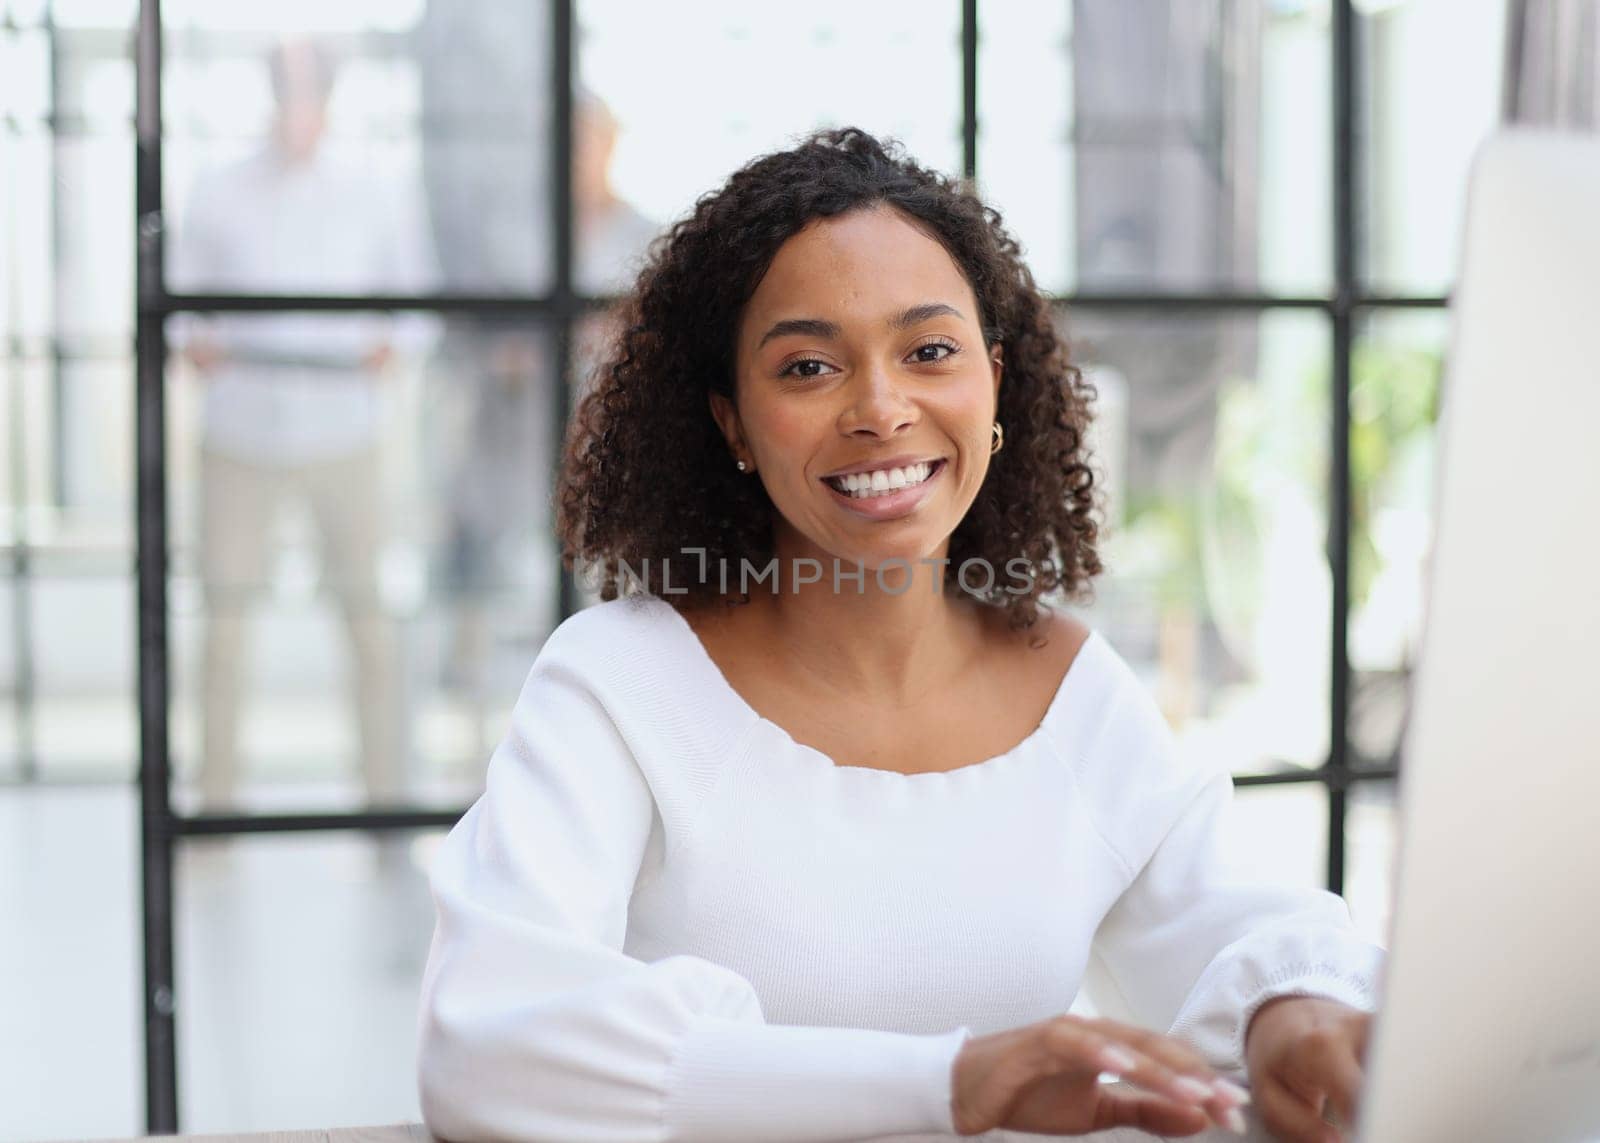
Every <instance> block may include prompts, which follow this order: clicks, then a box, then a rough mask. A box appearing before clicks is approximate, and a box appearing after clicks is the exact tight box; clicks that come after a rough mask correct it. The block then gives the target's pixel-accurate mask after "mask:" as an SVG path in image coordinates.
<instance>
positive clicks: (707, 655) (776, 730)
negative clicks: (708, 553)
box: [648, 594, 1102, 781]
mask: <svg viewBox="0 0 1600 1143" xmlns="http://www.w3.org/2000/svg"><path fill="white" fill-rule="evenodd" d="M648 598H650V599H651V600H652V601H653V602H654V603H655V605H656V606H658V607H660V608H662V609H664V610H666V611H668V612H670V613H671V615H672V619H671V622H672V623H673V624H674V625H675V626H676V628H677V629H678V630H679V631H680V632H682V634H683V636H684V637H685V638H686V639H687V640H688V642H689V644H690V645H691V647H692V654H693V655H694V656H695V657H696V660H697V661H698V662H699V663H700V664H701V667H702V668H703V669H704V670H705V672H706V673H707V674H708V675H709V676H710V677H711V679H712V680H713V685H715V686H718V687H720V688H721V689H722V691H723V692H724V693H725V694H726V695H727V696H728V698H729V699H730V700H731V702H732V704H733V705H734V707H735V708H737V709H738V710H739V712H740V713H741V716H742V717H743V718H744V720H745V722H746V723H750V724H754V725H756V726H760V727H762V728H763V729H765V730H766V731H767V733H769V734H772V735H775V736H776V737H777V738H779V739H780V741H781V742H782V743H783V744H784V745H786V746H788V747H789V748H790V749H792V750H794V751H795V752H797V753H799V754H802V755H804V756H806V757H807V758H809V759H811V760H813V761H816V762H821V763H823V764H825V765H826V766H828V767H829V768H830V769H832V770H835V771H838V772H840V773H863V774H881V775H884V776H886V777H888V778H895V779H902V780H905V781H917V780H920V779H942V778H943V779H947V778H951V777H953V776H956V775H962V774H973V773H976V772H979V771H983V770H985V769H994V768H997V767H999V766H1000V765H1001V764H1002V763H1004V762H1006V761H1007V760H1009V759H1011V758H1014V757H1016V756H1017V755H1019V754H1021V753H1023V752H1024V751H1025V750H1027V749H1029V748H1030V747H1032V746H1033V745H1034V744H1036V743H1037V742H1038V741H1039V740H1040V739H1042V738H1043V737H1044V736H1045V735H1046V734H1047V733H1048V731H1049V728H1050V726H1051V724H1052V723H1053V722H1055V721H1056V718H1057V716H1058V714H1059V711H1060V708H1062V707H1063V706H1065V704H1066V699H1067V694H1068V692H1069V691H1072V690H1074V689H1077V688H1076V687H1075V686H1074V685H1073V680H1074V679H1075V678H1079V677H1081V676H1082V674H1083V672H1082V670H1081V669H1080V667H1081V664H1082V663H1083V660H1084V658H1085V657H1086V655H1087V654H1089V648H1090V647H1091V646H1096V647H1097V645H1098V644H1099V643H1100V642H1101V641H1102V639H1101V635H1100V631H1099V629H1098V628H1096V627H1090V628H1089V635H1088V638H1086V639H1085V640H1084V641H1083V644H1082V645H1081V646H1080V647H1079V648H1078V653H1077V654H1076V655H1074V656H1073V657H1072V662H1070V663H1068V664H1067V669H1066V671H1065V672H1063V673H1062V676H1061V681H1060V682H1059V683H1058V684H1056V690H1055V694H1053V695H1052V696H1051V697H1050V702H1049V703H1048V704H1047V705H1046V707H1045V712H1044V716H1043V717H1042V718H1041V719H1040V720H1039V724H1038V725H1037V726H1035V727H1034V728H1033V730H1031V731H1030V732H1029V733H1028V735H1027V736H1026V737H1025V738H1023V739H1022V740H1020V741H1019V742H1017V743H1016V744H1015V745H1014V746H1012V747H1011V748H1010V749H1009V750H1006V751H1005V752H1003V753H1001V754H995V755H992V756H990V757H988V758H984V759H982V760H981V761H978V762H968V763H966V764H964V765H961V766H955V767H952V768H951V769H949V770H920V771H917V772H916V773H912V774H906V773H902V772H901V771H899V770H886V769H884V768H882V767H880V766H858V765H853V764H850V763H845V762H837V761H835V760H834V759H833V757H832V756H831V755H829V754H827V753H825V752H824V751H822V750H819V749H817V748H816V747H815V746H807V745H806V744H805V743H803V742H800V741H798V740H796V739H795V737H794V736H793V735H792V734H790V733H789V732H788V731H787V730H785V729H784V728H783V727H781V726H779V725H778V724H777V723H775V722H773V721H772V720H771V719H769V718H767V717H766V716H765V715H763V714H762V713H761V712H760V711H758V710H756V709H755V707H753V706H751V705H750V704H749V703H748V702H747V701H745V697H744V696H743V695H741V694H740V693H739V692H738V690H737V689H735V687H734V686H733V684H732V683H730V682H729V681H728V677H727V676H726V675H724V674H723V673H722V668H721V667H719V666H718V665H717V661H716V660H715V659H713V658H712V657H711V652H709V651H707V650H706V645H705V643H704V642H703V641H701V639H700V636H699V634H698V633H697V632H696V631H695V629H694V628H693V627H691V626H690V625H689V621H688V620H687V619H685V618H684V617H683V616H682V615H681V614H680V613H679V611H678V609H677V608H676V607H673V606H672V604H670V603H668V602H667V601H666V600H664V599H662V598H660V597H659V596H656V595H653V594H652V595H649V597H648Z"/></svg>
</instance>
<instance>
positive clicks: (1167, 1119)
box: [1094, 1084, 1211, 1135]
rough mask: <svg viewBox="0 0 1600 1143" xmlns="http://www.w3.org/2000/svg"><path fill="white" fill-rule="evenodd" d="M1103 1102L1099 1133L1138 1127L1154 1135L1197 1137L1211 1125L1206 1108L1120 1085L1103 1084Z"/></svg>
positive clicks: (1098, 1119)
mask: <svg viewBox="0 0 1600 1143" xmlns="http://www.w3.org/2000/svg"><path fill="white" fill-rule="evenodd" d="M1119 1089H1120V1090H1119ZM1100 1101H1101V1102H1100V1112H1099V1115H1097V1116H1096V1121H1095V1125H1094V1129H1095V1130H1096V1131H1105V1130H1108V1129H1109V1128H1112V1127H1134V1128H1137V1129H1139V1130H1140V1131H1145V1132H1148V1133H1149V1134H1151V1135H1197V1134H1199V1133H1200V1132H1202V1131H1204V1130H1206V1128H1208V1127H1209V1126H1210V1125H1211V1119H1210V1118H1209V1117H1208V1116H1207V1115H1206V1113H1205V1109H1204V1108H1201V1107H1197V1106H1195V1105H1194V1104H1185V1103H1173V1102H1172V1100H1170V1099H1168V1098H1166V1097H1165V1096H1162V1095H1156V1094H1155V1093H1153V1092H1148V1091H1139V1090H1137V1089H1135V1088H1131V1087H1130V1088H1122V1086H1121V1085H1120V1084H1105V1085H1102V1087H1101V1094H1100Z"/></svg>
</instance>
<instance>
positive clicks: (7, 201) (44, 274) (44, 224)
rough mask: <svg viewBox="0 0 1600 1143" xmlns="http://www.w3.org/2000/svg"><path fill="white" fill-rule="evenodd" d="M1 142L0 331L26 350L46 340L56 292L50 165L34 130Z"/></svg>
mask: <svg viewBox="0 0 1600 1143" xmlns="http://www.w3.org/2000/svg"><path fill="white" fill-rule="evenodd" d="M0 138H4V139H5V140H6V159H7V161H8V162H9V163H10V164H11V165H10V166H8V167H7V168H6V172H5V178H3V179H0V209H3V210H4V212H5V213H4V215H3V216H0V253H4V255H5V259H4V261H0V329H5V330H6V331H7V332H9V333H10V334H11V336H12V337H13V338H27V339H30V345H29V348H31V349H37V345H38V343H39V341H41V340H42V339H43V338H46V337H48V336H49V335H50V332H51V325H52V320H53V314H54V306H53V301H54V296H55V291H56V275H55V258H54V256H53V251H52V249H51V238H52V235H53V234H54V229H53V226H52V222H51V218H52V211H53V210H54V208H55V194H54V193H53V190H52V179H53V172H54V170H55V164H54V163H53V162H52V160H51V141H50V137H49V136H48V135H46V134H43V133H42V132H38V131H29V130H24V131H11V130H9V129H8V125H6V124H3V123H0Z"/></svg>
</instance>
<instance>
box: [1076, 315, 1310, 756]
mask: <svg viewBox="0 0 1600 1143" xmlns="http://www.w3.org/2000/svg"><path fill="white" fill-rule="evenodd" d="M1062 329H1063V331H1064V332H1065V333H1066V335H1067V337H1068V339H1069V343H1070V344H1071V345H1072V346H1073V358H1074V360H1075V361H1076V362H1077V363H1078V364H1079V366H1080V367H1082V368H1083V369H1084V371H1085V374H1086V376H1087V377H1088V379H1089V380H1090V381H1091V382H1092V383H1093V384H1094V385H1095V386H1096V387H1097V389H1098V391H1099V400H1098V402H1097V407H1096V420H1095V422H1094V427H1093V434H1092V436H1091V439H1090V442H1089V443H1090V447H1091V449H1092V451H1093V453H1094V455H1095V457H1096V459H1095V461H1094V462H1093V463H1094V464H1095V466H1096V467H1097V468H1098V470H1099V473H1100V475H1101V477H1102V478H1103V480H1104V487H1105V489H1106V495H1107V498H1108V501H1109V503H1108V510H1107V514H1106V520H1107V525H1108V526H1107V528H1106V531H1105V536H1104V542H1103V544H1102V562H1103V563H1104V564H1105V565H1106V572H1105V574H1104V575H1102V576H1101V577H1100V578H1098V579H1097V580H1096V581H1095V584H1094V591H1095V599H1094V601H1093V602H1092V604H1091V605H1090V606H1087V607H1084V608H1082V609H1081V610H1082V613H1083V614H1084V615H1085V617H1086V618H1087V619H1088V620H1089V621H1090V622H1091V623H1092V624H1093V625H1095V626H1096V627H1098V628H1099V629H1100V630H1101V631H1102V632H1103V633H1104V634H1105V635H1106V636H1107V638H1108V639H1109V640H1110V641H1111V643H1112V644H1113V645H1114V646H1115V647H1117V649H1118V650H1119V651H1120V652H1121V654H1122V655H1123V656H1124V658H1126V659H1127V660H1128V662H1129V663H1130V664H1131V665H1132V666H1133V667H1134V668H1135V670H1137V671H1138V672H1139V673H1140V674H1141V675H1143V676H1144V677H1145V678H1146V679H1147V680H1148V681H1149V683H1150V685H1151V687H1152V689H1153V690H1154V692H1155V694H1156V696H1157V699H1158V700H1159V702H1160V704H1161V707H1162V709H1163V711H1164V712H1165V713H1166V715H1167V719H1168V721H1169V722H1170V723H1171V724H1172V726H1173V728H1174V731H1175V732H1176V733H1177V735H1178V737H1179V739H1180V741H1181V743H1182V745H1183V748H1184V749H1185V750H1186V751H1192V752H1194V753H1195V754H1196V755H1197V756H1205V757H1207V758H1220V759H1222V760H1223V762H1224V763H1225V764H1226V765H1227V766H1228V767H1229V768H1230V769H1232V770H1233V771H1234V772H1235V773H1244V772H1252V771H1261V770H1279V769H1284V768H1291V769H1292V768H1296V767H1302V768H1315V767H1317V766H1320V765H1322V764H1323V763H1324V762H1325V761H1326V759H1327V754H1328V747H1329V735H1328V711H1327V705H1328V698H1327V696H1328V661H1329V654H1330V652H1329V647H1330V644H1329V629H1330V624H1329V616H1330V614H1331V611H1332V581H1331V577H1330V574H1329V568H1328V563H1327V555H1326V550H1325V543H1326V538H1327V496H1326V486H1327V455H1328V439H1329V433H1330V431H1331V430H1330V426H1329V411H1328V410H1329V404H1328V401H1329V398H1328V364H1329V343H1328V333H1329V331H1328V327H1327V323H1326V322H1325V320H1324V319H1323V318H1322V317H1320V316H1317V315H1312V314H1307V313H1304V312H1301V311H1274V312H1268V313H1264V314H1261V315H1227V316H1218V315H1203V314H1197V315H1188V314H1148V315H1136V314H1130V313H1119V314H1107V313H1104V312H1100V313H1096V312H1091V311H1089V310H1087V309H1082V308H1080V309H1078V310H1075V311H1073V312H1072V313H1071V314H1070V315H1067V316H1066V317H1064V318H1063V320H1062ZM1075 610H1078V609H1077V608H1075Z"/></svg>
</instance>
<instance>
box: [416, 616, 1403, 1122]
mask: <svg viewBox="0 0 1600 1143" xmlns="http://www.w3.org/2000/svg"><path fill="white" fill-rule="evenodd" d="M1232 796H1233V783H1232V780H1231V778H1230V777H1229V775H1228V774H1227V773H1226V772H1225V771H1223V770H1215V771H1213V770H1205V769H1200V768H1197V767H1195V766H1193V765H1191V764H1188V763H1187V762H1185V760H1184V759H1183V758H1182V757H1180V755H1179V753H1178V751H1177V750H1176V748H1175V743H1174V740H1173V738H1172V736H1171V732H1170V731H1169V729H1168V727H1167V725H1166V722H1165V721H1164V719H1163V718H1162V716H1161V714H1160V712H1159V710H1158V709H1157V707H1156V706H1155V704H1154V702H1153V701H1152V699H1151V698H1150V697H1149V695H1148V693H1147V691H1146V690H1145V689H1144V688H1143V686H1142V685H1141V684H1140V682H1139V681H1138V679H1137V678H1136V677H1135V676H1134V674H1133V672H1132V671H1131V669H1130V668H1129V667H1128V665H1127V663H1126V662H1125V661H1124V660H1123V659H1122V658H1121V656H1119V655H1118V653H1117V652H1116V651H1115V650H1114V649H1113V648H1112V647H1111V646H1110V644H1108V643H1107V642H1106V640H1105V639H1104V637H1103V636H1102V635H1101V634H1100V633H1099V632H1098V631H1095V632H1093V633H1092V634H1091V635H1090V637H1089V640H1088V641H1087V642H1086V643H1085V644H1084V646H1083V648H1082V650H1081V651H1080V652H1079V653H1078V656H1077V659H1076V660H1075V662H1074V663H1073V665H1072V667H1071V669H1070V670H1069V671H1068V672H1067V675H1066V677H1065V679H1064V680H1063V681H1062V683H1061V687H1060V689H1059V691H1058V692H1057V693H1056V695H1055V697H1054V699H1053V700H1052V702H1051V704H1050V707H1049V710H1048V712H1047V714H1046V715H1045V717H1044V720H1043V722H1042V723H1041V724H1040V725H1039V727H1038V728H1037V729H1036V730H1035V731H1034V732H1033V733H1032V734H1031V735H1030V736H1029V737H1028V738H1027V739H1025V740H1024V741H1023V742H1022V743H1020V744H1019V745H1017V746H1016V747H1015V748H1013V749H1012V750H1010V751H1008V752H1006V753H1005V754H1002V755H999V756H997V757H994V758H990V759H988V760H986V761H983V762H980V763H976V764H973V765H970V766H966V767H963V768H960V769H957V770H953V771H949V772H944V773H927V774H912V775H906V774H899V773H894V772H890V771H883V770H875V769H870V768H866V767H860V766H849V765H843V766H840V765H835V764H834V762H833V761H832V760H831V759H829V758H828V757H827V756H826V755H824V754H822V753H821V752H819V751H817V750H815V749H812V748H810V747H807V746H802V745H799V744H797V743H796V742H795V741H794V740H793V739H791V738H790V737H789V736H788V735H787V734H786V733H785V732H784V731H783V730H782V728H780V727H779V726H777V725H776V724H774V723H772V722H770V721H768V720H766V719H764V718H762V717H760V716H759V715H758V714H757V713H756V712H755V711H754V710H753V709H751V708H750V706H749V705H748V704H747V703H745V702H744V700H743V699H742V698H741V697H740V696H739V695H738V692H736V691H735V690H733V688H732V687H731V686H729V685H728V683H727V680H726V679H725V678H724V677H723V676H722V674H721V672H720V671H719V670H718V669H717V667H716V664H715V663H714V662H713V661H712V660H711V658H710V657H709V655H707V654H706V651H705V648H704V646H703V645H702V644H701V643H700V640H699V638H698V636H696V634H695V633H694V631H693V630H692V629H691V628H690V627H689V625H688V624H687V623H686V622H685V621H684V619H683V618H682V617H681V616H679V615H678V614H677V612H676V611H674V610H673V609H672V607H670V606H669V605H668V604H667V603H666V602H664V601H663V600H661V599H658V598H655V597H653V596H635V597H630V598H624V599H618V600H615V601H612V602H609V603H603V604H599V605H596V606H593V607H590V608H588V609H586V610H583V611H580V612H578V613H577V614H575V615H573V616H572V617H571V618H569V619H567V620H566V621H565V622H563V623H562V624H561V626H560V627H559V628H558V629H557V630H556V631H555V632H554V633H553V634H552V635H551V637H550V639H549V640H548V641H547V642H546V644H545V646H544V647H543V649H542V650H541V651H540V653H539V656H538V658H537V659H536V661H535V662H534V665H533V669H532V671H531V673H530V674H529V676H528V680H527V683H526V685H525V686H524V688H523V691H522V694H521V696H520V698H519V700H518V702H517V706H516V710H515V713H514V715H513V717H512V725H511V730H510V733H509V734H508V735H507V737H506V739H505V741H504V742H502V743H501V745H500V747H499V748H498V749H497V750H496V751H495V753H494V756H493V758H492V760H491V761H490V763H489V769H488V777H487V787H486V790H485V792H484V794H483V796H482V797H481V798H480V799H479V800H478V801H477V802H476V803H475V804H474V805H473V806H472V808H471V809H470V810H469V811H468V812H467V814H466V816H465V817H464V818H462V819H461V821H460V823H459V824H458V825H457V826H456V827H455V828H454V829H453V830H452V831H451V832H450V836H449V838H448V839H447V840H446V841H445V842H444V844H443V845H442V846H441V847H440V849H439V851H438V853H437V855H436V858H435V864H434V866H433V868H432V873H431V876H432V885H433V893H434V900H435V905H436V908H437V911H438V927H437V929H436V931H435V934H434V939H433V945H432V948H431V950H430V953H429V958H428V965H427V969H426V972H425V974H424V978H423V984H422V997H421V1013H420V1019H419V1027H418V1033H419V1044H418V1048H419V1052H418V1078H419V1083H420V1096H421V1106H422V1112H423V1117H424V1119H425V1121H426V1123H427V1125H428V1127H429V1128H430V1129H431V1130H432V1131H433V1132H434V1133H435V1134H436V1135H439V1136H441V1137H444V1138H447V1139H457V1140H467V1139H489V1138H495V1139H508V1140H559V1141H560V1143H583V1141H587V1140H595V1141H599V1140H605V1141H615V1143H633V1141H638V1143H651V1141H666V1140H728V1141H735V1140H737V1141H738V1143H762V1141H772V1143H779V1141H788V1143H798V1141H806V1140H809V1141H818V1143H821V1141H833V1140H861V1139H869V1138H876V1137H879V1136H885V1135H916V1134H921V1135H923V1136H932V1137H942V1136H946V1135H949V1134H950V1133H951V1130H952V1126H951V1113H950V1104H949V1100H950V1074H951V1066H952V1063H953V1061H954V1059H955V1055H956V1053H957V1051H958V1049H959V1048H960V1046H961V1044H962V1042H963V1040H964V1039H965V1038H966V1037H967V1036H968V1035H971V1034H983V1033H988V1032H993V1031H998V1030H1001V1029H1005V1028H1009V1027H1015V1026H1018V1025H1021V1024H1026V1023H1031V1022H1033V1021H1037V1020H1043V1019H1047V1018H1049V1017H1051V1016H1053V1015H1058V1014H1060V1013H1063V1012H1065V1011H1067V1009H1068V1008H1069V1006H1071V1005H1072V1003H1073V1000H1074V998H1075V997H1076V996H1077V994H1078V992H1079V989H1080V987H1083V988H1086V989H1087V990H1088V992H1087V995H1088V998H1089V999H1090V1000H1091V1001H1092V1003H1093V1004H1094V1006H1095V1008H1096V1009H1097V1010H1098V1011H1099V1012H1100V1013H1101V1014H1103V1015H1107V1016H1111V1017H1113V1018H1118V1019H1124V1020H1127V1021H1129V1022H1132V1023H1137V1024H1140V1025H1143V1026H1145V1027H1148V1028H1153V1029H1157V1030H1161V1031H1169V1030H1170V1031H1171V1032H1172V1033H1173V1034H1174V1035H1178V1036H1181V1037H1183V1038H1185V1039H1186V1040H1189V1041H1191V1042H1192V1043H1194V1044H1195V1045H1196V1046H1198V1047H1199V1048H1200V1050H1201V1051H1202V1052H1203V1053H1204V1054H1205V1055H1206V1057H1207V1058H1208V1059H1209V1060H1210V1061H1211V1062H1212V1064H1213V1066H1215V1067H1216V1068H1218V1069H1219V1070H1221V1071H1222V1072H1223V1074H1226V1075H1229V1076H1230V1077H1232V1078H1234V1079H1236V1080H1243V1079H1244V1078H1245V1073H1244V1065H1243V1062H1242V1055H1243V1045H1242V1033H1243V1028H1244V1025H1245V1022H1246V1021H1247V1019H1248V1018H1249V1016H1250V1015H1251V1014H1252V1013H1253V1012H1254V1011H1255V1009H1256V1008H1257V1007H1259V1006H1260V1005H1261V1004H1263V1003H1265V1002H1266V1001H1267V1000H1268V999H1270V998H1271V997H1274V996H1279V995H1284V994H1289V993H1299V994H1306V995H1317V996H1325V997H1329V998H1332V999H1335V1000H1340V1001H1343V1002H1344V1003H1347V1004H1350V1005H1353V1006H1355V1007H1359V1008H1362V1009H1364V1010H1367V1011H1371V1010H1372V1009H1373V1007H1374V1004H1375V1000H1376V991H1377V987H1378V979H1377V978H1378V975H1379V974H1380V972H1381V968H1382V963H1383V950H1382V949H1381V948H1378V947H1375V946H1372V945H1370V944H1367V943H1365V942H1363V941H1361V940H1360V939H1358V937H1357V936H1356V934H1355V932H1354V931H1353V928H1352V925H1351V921H1350V913H1349V909H1348V907H1347V906H1346V904H1345V903H1344V901H1343V900H1342V899H1341V898H1339V897H1337V896H1335V895H1333V894H1330V893H1326V892H1323V891H1320V890H1315V891H1313V890H1299V891H1297V890H1288V889H1282V888H1272V887H1266V886H1263V885H1260V884H1253V883H1251V882H1250V881H1249V880H1248V879H1246V878H1241V877H1239V876H1238V875H1237V873H1236V872H1234V869H1233V867H1232V865H1231V863H1230V862H1228V861H1227V860H1226V858H1225V857H1224V855H1223V854H1222V853H1221V852H1220V851H1219V850H1218V849H1217V848H1216V843H1217V842H1218V841H1219V840H1220V838H1221V837H1222V835H1223V833H1224V831H1225V830H1226V828H1227V821H1228V819H1227V817H1226V814H1227V812H1228V808H1229V805H1230V802H1231V799H1232ZM992 1137H994V1138H1011V1137H1013V1135H1012V1133H1005V1132H996V1133H994V1135H993V1136H992ZM1014 1137H1015V1138H1018V1139H1021V1138H1024V1136H1021V1135H1015V1136H1014ZM1026 1138H1037V1136H1027V1137H1026Z"/></svg>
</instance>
